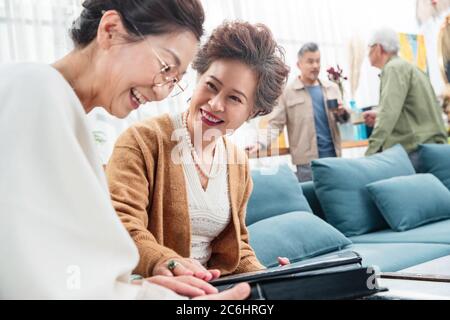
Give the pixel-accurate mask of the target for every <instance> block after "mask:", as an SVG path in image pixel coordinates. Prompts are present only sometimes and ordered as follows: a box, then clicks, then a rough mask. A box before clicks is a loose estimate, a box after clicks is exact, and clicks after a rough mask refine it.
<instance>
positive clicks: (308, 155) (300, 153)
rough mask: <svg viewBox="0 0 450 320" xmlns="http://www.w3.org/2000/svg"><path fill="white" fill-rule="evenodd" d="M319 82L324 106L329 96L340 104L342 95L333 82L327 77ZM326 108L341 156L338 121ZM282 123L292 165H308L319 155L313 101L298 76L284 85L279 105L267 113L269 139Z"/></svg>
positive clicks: (337, 151) (337, 153)
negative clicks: (285, 130)
mask: <svg viewBox="0 0 450 320" xmlns="http://www.w3.org/2000/svg"><path fill="white" fill-rule="evenodd" d="M320 85H321V86H322V89H323V93H324V99H325V106H326V101H327V100H331V99H337V100H338V102H339V104H343V102H342V95H341V93H340V91H339V87H338V86H337V85H336V84H334V83H332V82H330V81H326V82H325V81H323V82H322V81H321V82H320ZM326 110H327V114H328V123H329V125H330V128H331V136H332V138H333V142H334V146H335V149H336V155H337V156H338V157H340V156H341V155H342V149H341V136H340V133H339V128H338V125H337V123H338V121H337V119H336V116H335V115H334V114H333V113H332V112H331V111H330V110H329V109H328V108H326ZM285 126H286V127H287V132H288V139H289V147H290V153H291V155H292V161H293V163H294V164H295V165H307V164H310V163H311V161H312V160H315V159H318V158H319V150H318V147H317V134H316V127H315V122H314V109H313V102H312V98H311V96H310V95H309V93H308V91H307V90H306V88H305V85H304V84H303V82H302V81H301V80H300V78H297V79H296V80H295V81H294V82H292V83H291V84H290V85H288V86H287V87H286V89H285V91H284V93H283V94H282V96H281V97H280V99H279V103H278V106H277V107H276V108H275V109H274V111H273V112H272V113H271V115H270V120H269V129H270V132H271V138H272V140H271V141H273V140H274V138H276V137H277V136H278V134H277V132H278V133H279V132H282V131H283V130H284V127H285Z"/></svg>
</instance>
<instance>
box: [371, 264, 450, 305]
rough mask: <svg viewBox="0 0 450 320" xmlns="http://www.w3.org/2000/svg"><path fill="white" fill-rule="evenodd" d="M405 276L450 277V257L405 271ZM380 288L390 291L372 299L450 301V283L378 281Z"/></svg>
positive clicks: (403, 271)
mask: <svg viewBox="0 0 450 320" xmlns="http://www.w3.org/2000/svg"><path fill="white" fill-rule="evenodd" d="M400 273H405V274H416V275H440V276H447V277H448V276H450V256H446V257H442V258H439V259H436V260H433V261H429V262H426V263H423V264H420V265H417V266H414V267H411V268H408V269H405V270H402V271H400ZM378 283H379V285H380V287H385V288H388V289H389V291H387V292H382V293H379V294H377V295H375V296H374V297H373V298H372V299H374V300H376V299H383V300H386V299H388V300H396V299H399V300H450V283H448V282H434V281H412V280H398V279H378Z"/></svg>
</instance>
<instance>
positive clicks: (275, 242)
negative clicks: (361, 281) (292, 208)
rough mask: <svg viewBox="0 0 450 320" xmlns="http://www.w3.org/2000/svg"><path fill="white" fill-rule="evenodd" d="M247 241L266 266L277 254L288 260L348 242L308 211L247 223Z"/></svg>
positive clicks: (321, 252) (323, 252)
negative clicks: (251, 223)
mask: <svg viewBox="0 0 450 320" xmlns="http://www.w3.org/2000/svg"><path fill="white" fill-rule="evenodd" d="M248 230H249V233H250V245H251V246H252V248H253V250H254V251H255V253H256V256H257V257H258V259H259V260H260V261H261V263H262V264H264V265H265V266H267V267H273V266H277V265H278V261H277V258H278V257H286V258H289V259H290V260H291V262H297V261H300V260H304V259H308V258H312V257H315V256H319V255H322V254H326V253H329V252H333V251H337V250H341V249H343V248H344V247H346V246H348V245H350V244H351V241H350V240H348V239H347V238H346V237H345V236H344V235H343V234H342V233H340V232H339V231H338V230H336V229H335V228H333V227H332V226H330V225H329V224H327V223H326V222H325V221H323V220H322V219H320V218H318V217H316V216H315V215H313V214H312V213H309V212H291V213H286V214H283V215H280V216H276V217H272V218H268V219H265V220H262V221H259V222H257V223H255V224H253V225H251V226H249V227H248Z"/></svg>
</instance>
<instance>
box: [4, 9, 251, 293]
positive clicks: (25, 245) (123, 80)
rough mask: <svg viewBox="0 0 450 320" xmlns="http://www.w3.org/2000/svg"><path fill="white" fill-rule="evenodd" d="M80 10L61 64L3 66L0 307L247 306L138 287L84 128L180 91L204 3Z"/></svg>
mask: <svg viewBox="0 0 450 320" xmlns="http://www.w3.org/2000/svg"><path fill="white" fill-rule="evenodd" d="M83 6H84V10H83V12H82V14H81V16H80V18H79V20H78V21H77V22H76V23H75V24H74V28H73V30H72V32H71V34H72V38H73V40H74V42H75V45H76V48H75V49H74V50H73V51H72V52H71V53H69V54H68V55H67V56H65V57H64V58H63V59H61V60H60V61H58V62H56V63H55V64H54V65H53V66H49V65H39V64H17V65H6V66H2V67H0V101H1V107H0V150H2V153H1V157H0V208H1V209H0V219H1V223H0V241H1V242H0V243H1V244H0V256H1V257H2V263H1V264H0V299H139V298H144V299H145V298H148V299H164V298H167V299H178V298H182V297H181V296H179V295H178V294H181V295H183V296H189V297H194V296H201V297H205V295H206V294H213V295H209V296H208V295H206V297H207V298H210V299H213V298H220V299H227V298H241V299H242V298H245V297H246V296H247V295H248V293H249V287H248V285H242V286H238V287H235V288H234V289H233V290H232V291H229V292H225V293H221V294H215V293H216V292H217V291H216V289H214V288H213V287H212V286H210V285H209V284H207V283H206V282H203V281H201V280H200V279H196V278H193V277H153V278H149V279H147V280H144V281H137V282H133V281H132V280H131V271H132V270H133V268H134V267H135V266H136V264H137V262H138V253H137V249H136V247H135V245H134V243H133V241H132V240H131V238H130V237H129V235H128V233H127V231H126V230H125V228H124V227H123V225H122V224H121V222H120V220H119V218H118V217H117V215H116V214H115V212H114V209H113V207H112V205H111V201H110V198H109V193H108V187H107V183H106V179H105V176H104V173H103V170H102V166H101V163H100V161H99V158H98V155H97V154H96V151H95V147H94V144H93V141H92V136H91V133H90V130H89V128H88V126H87V124H86V117H85V113H87V112H89V111H90V110H91V109H92V108H93V107H95V106H103V107H104V108H105V109H106V110H107V111H108V112H109V113H111V114H113V115H115V116H117V117H125V116H126V115H127V114H129V112H130V111H131V110H133V109H136V108H138V107H139V105H140V104H143V103H145V102H149V101H159V100H162V99H164V98H165V97H167V95H168V94H169V93H170V92H171V91H172V89H173V88H174V86H177V85H179V80H180V77H181V76H182V75H183V73H184V72H185V70H186V68H187V66H188V64H189V62H190V61H191V60H192V58H193V56H194V54H195V52H196V49H197V46H198V41H199V38H200V36H201V35H202V32H203V30H202V23H203V20H204V17H203V10H202V7H201V5H200V3H199V2H198V1H197V0H153V1H150V0H147V1H145V0H141V1H139V0H135V1H119V0H94V1H85V3H84V4H83ZM99 226H100V227H99ZM167 288H168V289H172V290H173V291H172V290H168V289H167ZM175 292H176V293H178V294H176V293H175Z"/></svg>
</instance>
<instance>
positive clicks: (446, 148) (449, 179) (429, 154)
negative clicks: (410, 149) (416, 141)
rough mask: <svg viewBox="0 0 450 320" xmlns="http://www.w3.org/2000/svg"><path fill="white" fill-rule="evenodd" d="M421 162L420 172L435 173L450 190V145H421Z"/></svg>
mask: <svg viewBox="0 0 450 320" xmlns="http://www.w3.org/2000/svg"><path fill="white" fill-rule="evenodd" d="M419 163H420V164H419V170H420V173H431V174H433V175H435V176H436V177H437V178H438V179H439V180H441V181H442V183H443V184H444V185H445V186H446V187H447V189H449V190H450V145H448V144H447V145H444V144H423V145H421V146H419Z"/></svg>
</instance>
